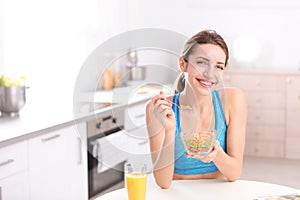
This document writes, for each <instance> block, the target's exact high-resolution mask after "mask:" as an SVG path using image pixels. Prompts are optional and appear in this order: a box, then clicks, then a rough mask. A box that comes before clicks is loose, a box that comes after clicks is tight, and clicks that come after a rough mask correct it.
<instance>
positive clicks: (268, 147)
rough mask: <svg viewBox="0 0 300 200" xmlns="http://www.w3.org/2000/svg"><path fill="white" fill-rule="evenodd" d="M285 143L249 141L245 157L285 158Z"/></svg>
mask: <svg viewBox="0 0 300 200" xmlns="http://www.w3.org/2000/svg"><path fill="white" fill-rule="evenodd" d="M284 151H285V149H284V143H283V142H267V141H266V142H262V141H252V140H247V141H246V145H245V153H244V154H245V155H247V156H258V157H272V158H283V157H284Z"/></svg>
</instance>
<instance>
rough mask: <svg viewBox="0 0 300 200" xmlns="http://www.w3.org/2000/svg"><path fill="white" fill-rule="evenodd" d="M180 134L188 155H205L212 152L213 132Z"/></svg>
mask: <svg viewBox="0 0 300 200" xmlns="http://www.w3.org/2000/svg"><path fill="white" fill-rule="evenodd" d="M180 134H181V139H182V142H183V144H184V146H185V148H186V151H187V153H188V154H190V155H206V154H208V153H210V152H211V151H212V149H213V147H214V145H215V142H216V131H215V130H201V131H190V132H189V131H182V132H181V133H180Z"/></svg>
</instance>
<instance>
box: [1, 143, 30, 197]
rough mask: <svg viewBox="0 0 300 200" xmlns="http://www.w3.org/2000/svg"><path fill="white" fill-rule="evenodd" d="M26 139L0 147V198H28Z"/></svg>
mask: <svg viewBox="0 0 300 200" xmlns="http://www.w3.org/2000/svg"><path fill="white" fill-rule="evenodd" d="M27 149H28V146H27V141H23V142H20V143H16V144H12V145H9V146H6V147H3V148H1V149H0V199H1V200H2V199H3V200H6V199H16V200H18V199H22V200H23V199H25V200H26V199H29V187H28V152H27Z"/></svg>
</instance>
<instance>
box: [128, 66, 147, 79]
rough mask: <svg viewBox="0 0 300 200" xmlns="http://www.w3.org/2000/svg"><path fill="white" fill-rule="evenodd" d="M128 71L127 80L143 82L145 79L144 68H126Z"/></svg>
mask: <svg viewBox="0 0 300 200" xmlns="http://www.w3.org/2000/svg"><path fill="white" fill-rule="evenodd" d="M127 69H128V70H129V72H128V73H129V80H131V81H137V80H145V78H146V69H147V68H146V66H135V67H128V68H127Z"/></svg>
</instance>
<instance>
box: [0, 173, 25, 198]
mask: <svg viewBox="0 0 300 200" xmlns="http://www.w3.org/2000/svg"><path fill="white" fill-rule="evenodd" d="M0 199H1V200H2V199H3V200H6V199H7V200H9V199H13V200H29V189H28V174H27V171H24V172H19V173H17V174H15V175H13V176H9V177H7V178H4V179H1V180H0Z"/></svg>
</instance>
